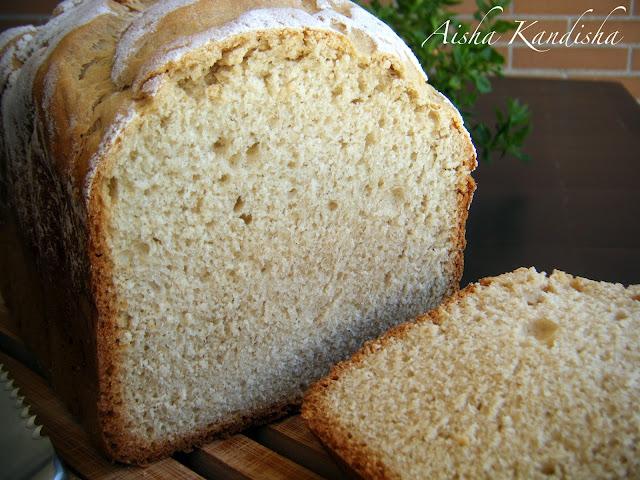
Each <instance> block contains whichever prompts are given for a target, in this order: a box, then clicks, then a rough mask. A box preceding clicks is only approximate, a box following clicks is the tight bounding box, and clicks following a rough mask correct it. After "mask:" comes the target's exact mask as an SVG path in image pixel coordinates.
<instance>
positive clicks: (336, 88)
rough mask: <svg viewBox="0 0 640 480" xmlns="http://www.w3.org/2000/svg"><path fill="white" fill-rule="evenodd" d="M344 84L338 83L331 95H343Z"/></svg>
mask: <svg viewBox="0 0 640 480" xmlns="http://www.w3.org/2000/svg"><path fill="white" fill-rule="evenodd" d="M342 92H343V90H342V85H338V86H337V87H334V89H333V90H331V95H333V96H334V97H339V96H340V95H342Z"/></svg>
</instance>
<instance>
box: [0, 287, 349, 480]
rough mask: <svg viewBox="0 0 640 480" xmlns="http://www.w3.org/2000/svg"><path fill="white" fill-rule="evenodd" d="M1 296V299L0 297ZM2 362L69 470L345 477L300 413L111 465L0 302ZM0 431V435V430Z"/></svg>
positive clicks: (116, 476) (92, 475)
mask: <svg viewBox="0 0 640 480" xmlns="http://www.w3.org/2000/svg"><path fill="white" fill-rule="evenodd" d="M0 300H1V299H0ZM0 364H1V365H3V366H4V367H3V368H4V370H5V371H8V372H9V376H10V377H11V378H12V379H14V382H15V386H17V387H18V388H19V389H20V394H21V395H24V396H25V402H26V403H28V404H29V405H31V407H32V409H31V411H32V413H33V414H35V415H36V423H38V424H41V425H43V434H45V435H48V436H49V437H50V439H51V442H52V443H53V446H54V447H55V449H56V451H57V453H58V455H59V456H60V457H61V458H62V460H63V461H64V462H65V465H66V467H67V468H68V469H69V470H70V471H71V473H72V474H74V475H76V476H77V477H80V478H86V479H109V480H128V479H134V478H135V479H137V478H148V479H197V478H211V479H214V478H215V479H233V480H239V479H269V480H272V479H296V480H297V479H300V480H306V479H321V478H327V479H343V478H347V477H346V476H345V474H344V473H342V471H341V470H340V469H339V468H338V466H337V465H336V464H335V463H334V462H333V460H332V459H331V458H330V457H329V455H328V453H327V451H326V450H325V449H324V448H323V446H322V445H321V444H320V443H319V442H318V440H317V439H316V438H315V437H314V436H313V434H312V433H311V432H310V431H309V429H308V428H307V427H306V425H305V423H304V421H303V420H302V419H301V418H300V416H299V415H294V416H291V417H288V418H286V419H284V420H281V421H278V422H275V423H272V424H270V425H266V426H264V427H259V428H255V429H251V430H249V431H246V432H243V433H242V434H238V435H234V436H232V437H230V438H227V439H224V440H216V441H214V442H211V443H209V444H207V445H204V446H202V447H201V448H197V449H195V450H194V451H193V452H191V453H180V454H177V455H174V457H173V458H167V459H165V460H161V461H159V462H156V463H153V464H151V465H149V466H147V467H132V466H125V465H120V464H114V463H111V462H109V461H108V460H106V459H105V458H104V457H103V456H102V455H101V454H100V452H98V451H97V450H96V449H95V448H94V447H93V446H92V445H91V443H90V441H89V438H88V436H87V434H86V433H85V432H84V430H83V429H82V428H81V427H80V425H79V424H78V423H77V422H76V421H75V419H74V418H73V417H72V416H71V414H70V413H69V412H68V411H67V409H66V408H65V406H64V405H63V404H62V402H61V401H60V400H58V398H57V397H56V396H55V395H54V393H53V392H52V391H51V389H50V388H49V386H48V385H47V382H46V380H45V379H44V378H43V377H42V376H40V374H39V373H38V371H37V370H38V368H37V364H36V363H35V361H34V359H33V357H32V356H31V354H30V353H29V352H28V351H27V350H26V348H25V347H24V345H23V343H22V341H21V340H20V336H19V334H18V332H17V329H16V328H15V325H14V323H13V322H12V320H11V317H10V315H9V313H8V312H7V311H6V309H5V307H4V303H0ZM0 435H1V433H0Z"/></svg>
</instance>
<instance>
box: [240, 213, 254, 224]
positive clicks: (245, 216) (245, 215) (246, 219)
mask: <svg viewBox="0 0 640 480" xmlns="http://www.w3.org/2000/svg"><path fill="white" fill-rule="evenodd" d="M240 218H241V219H242V221H243V222H244V223H245V224H246V225H249V224H251V222H252V221H253V217H252V216H251V214H249V213H243V214H242V215H240Z"/></svg>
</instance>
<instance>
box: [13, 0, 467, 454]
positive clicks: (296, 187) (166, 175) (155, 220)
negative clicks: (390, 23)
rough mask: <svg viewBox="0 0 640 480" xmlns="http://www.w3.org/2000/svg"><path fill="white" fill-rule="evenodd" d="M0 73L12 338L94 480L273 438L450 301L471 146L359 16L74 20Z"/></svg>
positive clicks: (345, 8) (90, 6) (50, 30)
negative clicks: (21, 254)
mask: <svg viewBox="0 0 640 480" xmlns="http://www.w3.org/2000/svg"><path fill="white" fill-rule="evenodd" d="M4 55H5V57H7V59H9V57H11V60H12V61H6V62H4V63H3V65H5V64H6V65H9V66H10V68H8V69H7V70H6V71H5V70H3V72H4V73H3V74H4V75H6V76H7V77H6V88H5V90H4V94H3V98H2V110H3V126H4V127H5V128H4V129H3V135H4V139H3V143H2V144H3V145H4V146H5V147H6V148H5V150H6V152H5V153H6V155H4V156H3V157H4V158H6V166H7V168H6V176H7V181H8V196H9V201H10V203H11V206H12V210H13V213H12V215H13V217H14V218H15V219H16V222H17V225H18V232H19V236H20V239H21V241H22V244H23V245H24V248H25V249H26V250H27V255H26V257H28V258H33V264H34V265H36V266H37V268H34V269H31V270H29V271H37V272H38V275H39V278H40V280H41V282H42V291H43V292H44V297H45V299H44V304H43V306H42V308H41V309H40V310H41V311H45V312H47V319H46V320H45V318H38V317H37V316H35V315H25V318H21V319H20V325H21V327H22V328H23V331H25V332H27V334H25V337H27V338H32V337H35V336H39V338H44V339H45V342H41V343H46V345H44V346H38V345H35V344H34V342H30V345H31V346H32V348H34V349H35V350H36V351H37V353H38V354H39V356H40V358H43V359H45V362H46V359H50V361H49V362H46V363H47V366H48V368H49V369H50V371H51V376H52V381H53V384H54V387H55V388H56V390H57V391H59V392H61V393H62V395H63V396H64V397H65V398H66V400H67V403H68V404H70V405H71V407H72V408H73V410H74V411H75V412H77V413H79V414H80V415H81V416H82V417H83V418H84V419H85V422H86V424H87V425H88V428H89V429H90V431H92V432H93V433H94V434H95V438H96V439H97V441H98V442H99V443H100V444H101V445H102V446H103V448H104V450H105V451H106V452H107V453H108V454H109V455H110V456H111V457H112V458H114V459H117V460H121V461H126V462H144V461H148V460H150V459H153V458H157V457H159V456H162V455H167V454H169V453H171V452H172V451H174V450H177V449H188V448H190V447H192V446H193V445H194V444H197V443H200V442H203V441H204V440H205V439H207V438H210V437H211V436H213V435H216V434H220V433H222V432H226V431H230V430H237V429H240V428H242V427H244V426H247V425H248V424H250V423H252V422H254V421H260V420H264V419H265V418H269V417H270V416H273V415H279V414H281V413H282V412H283V411H284V410H285V409H286V407H287V406H289V405H291V404H297V403H299V402H300V400H301V398H302V393H303V391H304V390H305V389H306V388H307V386H308V385H309V384H310V383H311V382H312V381H314V380H316V379H318V378H320V377H321V376H322V375H324V374H326V373H327V372H328V369H329V367H330V365H331V364H333V363H334V362H336V361H338V360H340V359H344V358H346V357H347V356H348V355H349V354H351V353H353V352H354V351H355V350H357V348H359V347H360V346H361V345H362V343H363V342H364V341H365V340H366V339H369V338H374V337H375V336H377V335H379V334H381V333H382V332H384V331H385V330H387V329H388V328H389V327H391V326H393V325H396V324H398V323H400V322H403V321H406V320H407V319H409V318H412V317H414V316H415V315H417V314H419V313H420V312H422V311H425V310H426V309H429V308H432V307H434V306H436V305H437V304H438V303H439V302H440V301H441V300H442V298H443V297H444V296H445V295H448V294H450V293H452V292H453V291H455V290H457V288H458V282H459V278H460V274H461V271H462V253H463V249H464V226H465V220H466V217H467V209H468V206H469V202H470V201H471V195H472V192H473V189H474V183H473V180H472V179H471V176H470V172H471V170H472V169H473V168H474V167H475V152H474V149H473V146H472V144H471V140H470V137H469V135H468V133H467V131H466V130H465V129H464V127H463V125H462V119H461V117H460V115H459V113H458V112H457V111H456V110H455V108H454V107H453V106H452V105H451V104H450V103H449V102H448V100H447V99H446V98H444V97H443V96H442V95H441V94H439V93H438V92H437V91H435V90H434V89H433V88H432V87H431V86H429V85H428V83H427V80H426V76H425V74H424V73H423V72H422V70H421V69H420V66H419V64H418V63H417V61H416V59H415V57H414V56H413V54H412V53H411V51H410V50H409V49H408V47H407V46H406V45H404V44H403V43H402V41H401V40H400V39H399V38H398V37H397V36H396V35H395V34H394V33H393V32H392V31H391V30H390V29H389V28H388V27H387V26H386V25H384V24H383V23H382V22H380V21H379V20H377V19H375V18H374V17H372V16H371V15H369V14H368V13H367V12H365V11H364V10H363V9H361V8H360V7H358V6H356V5H355V4H353V3H351V2H347V1H343V0H332V1H328V0H317V1H315V0H242V1H240V0H217V1H214V0H172V1H161V2H160V1H159V2H154V1H151V0H122V1H117V2H114V1H111V0H72V1H71V0H70V1H66V2H64V3H63V4H61V6H60V7H59V8H58V9H57V10H56V12H55V15H54V16H53V17H52V19H51V20H50V21H49V23H47V24H46V25H44V26H42V27H37V28H36V29H35V30H34V31H30V32H29V34H28V35H27V36H22V37H20V40H19V41H15V42H13V43H11V45H10V46H9V47H8V49H7V50H6V52H5V53H4ZM13 60H15V61H13ZM24 277H25V278H30V277H29V276H27V275H25V276H24ZM29 288H33V287H29ZM8 301H9V302H10V303H11V304H13V305H15V304H16V303H19V300H16V299H15V298H8ZM36 310H37V309H36ZM45 331H46V332H48V333H47V334H46V335H45V334H43V332H45ZM28 332H31V334H29V333H28Z"/></svg>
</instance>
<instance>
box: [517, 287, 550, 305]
mask: <svg viewBox="0 0 640 480" xmlns="http://www.w3.org/2000/svg"><path fill="white" fill-rule="evenodd" d="M511 287H512V288H510V289H509V290H510V291H512V292H513V291H514V289H513V286H512V285H511ZM542 302H543V298H542V297H538V298H530V299H528V300H527V305H529V306H530V307H533V306H535V305H538V304H539V303H542Z"/></svg>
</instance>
